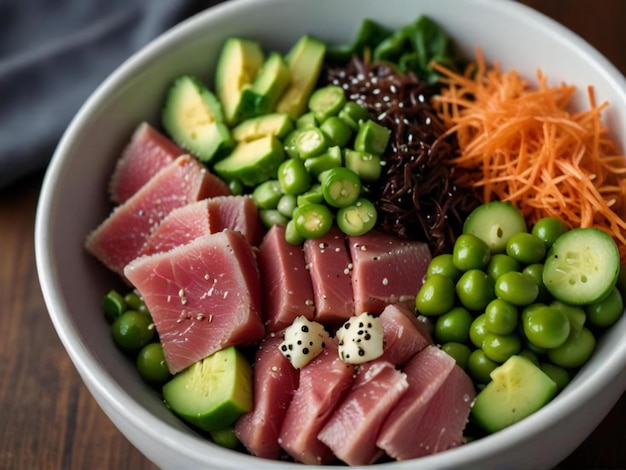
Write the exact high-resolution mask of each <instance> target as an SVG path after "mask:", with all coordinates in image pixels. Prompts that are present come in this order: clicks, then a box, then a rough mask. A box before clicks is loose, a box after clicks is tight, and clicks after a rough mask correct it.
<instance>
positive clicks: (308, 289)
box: [258, 225, 315, 331]
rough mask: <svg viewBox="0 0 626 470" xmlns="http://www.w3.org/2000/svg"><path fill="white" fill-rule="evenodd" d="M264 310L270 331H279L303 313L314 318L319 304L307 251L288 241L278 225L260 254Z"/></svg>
mask: <svg viewBox="0 0 626 470" xmlns="http://www.w3.org/2000/svg"><path fill="white" fill-rule="evenodd" d="M258 261H259V271H260V273H261V286H262V288H263V311H264V313H265V326H266V328H267V330H268V331H279V330H282V329H283V328H286V327H287V326H289V325H291V323H293V320H294V319H295V318H296V317H298V316H300V315H303V316H305V317H306V318H308V319H309V320H312V319H313V315H314V313H315V304H314V301H313V287H312V286H311V276H309V272H308V271H307V269H306V264H305V261H304V252H303V251H302V248H301V247H299V246H294V245H292V244H291V243H288V242H287V241H286V240H285V228H284V227H283V226H280V225H274V226H272V228H270V230H269V231H268V232H267V234H266V235H265V237H264V238H263V241H262V242H261V246H260V247H259V253H258Z"/></svg>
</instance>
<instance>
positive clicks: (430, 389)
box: [376, 346, 456, 460]
mask: <svg viewBox="0 0 626 470" xmlns="http://www.w3.org/2000/svg"><path fill="white" fill-rule="evenodd" d="M455 366H456V362H455V361H454V359H452V357H451V356H449V355H448V354H447V353H445V352H444V351H442V350H441V349H439V348H438V347H436V346H426V347H425V348H424V349H422V350H421V351H420V352H418V353H417V354H416V355H415V356H413V358H412V359H411V360H410V361H409V362H408V363H407V364H406V366H404V368H403V372H404V373H405V374H406V376H407V379H408V381H409V389H408V390H407V391H406V392H405V393H404V395H403V396H402V398H401V399H400V401H399V402H398V404H397V406H396V407H395V408H394V410H393V411H392V412H391V413H389V415H388V416H387V419H386V420H385V422H384V423H383V426H382V429H381V432H380V434H379V436H378V440H377V442H376V444H377V445H378V447H380V448H381V449H383V450H384V451H385V452H386V453H387V454H388V455H389V456H390V457H393V458H395V459H398V460H405V459H408V458H412V457H411V455H412V454H413V453H414V452H415V448H417V447H418V445H419V442H418V441H417V440H416V436H417V435H418V434H419V433H421V427H422V426H423V423H422V418H423V417H424V415H425V413H426V410H427V409H428V404H429V403H430V401H431V400H433V397H434V396H435V395H436V394H437V392H438V391H439V389H440V388H441V387H442V385H443V383H444V382H445V381H446V380H447V379H448V376H449V375H450V373H451V372H452V369H454V367H455Z"/></svg>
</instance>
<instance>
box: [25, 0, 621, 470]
mask: <svg viewBox="0 0 626 470" xmlns="http://www.w3.org/2000/svg"><path fill="white" fill-rule="evenodd" d="M420 14H426V15H429V16H430V17H431V18H433V19H434V20H435V21H437V22H438V23H439V24H441V25H442V26H443V27H444V28H445V29H446V30H447V31H448V32H449V33H450V34H451V35H452V36H453V37H454V39H455V40H456V41H457V42H458V43H459V44H460V45H462V46H463V47H464V48H465V52H466V53H467V54H470V55H471V54H472V52H473V50H474V48H475V47H476V46H480V47H482V48H483V50H484V52H485V54H486V56H487V58H488V59H498V60H500V62H501V63H502V65H503V66H504V67H505V68H508V67H515V68H516V69H517V70H518V71H520V72H522V73H523V74H524V75H526V76H527V77H528V78H530V79H532V78H534V75H535V71H536V70H537V68H540V69H541V70H542V71H543V72H544V73H545V74H546V75H547V76H548V77H549V78H550V80H551V83H558V82H560V81H562V80H564V81H567V82H569V83H573V84H575V85H577V86H578V87H579V88H580V89H581V102H583V103H585V104H586V92H585V91H584V90H586V87H587V85H589V84H593V86H594V89H595V92H596V97H597V99H598V101H603V100H608V101H609V102H610V103H611V106H610V110H609V111H608V112H607V113H605V119H606V121H607V123H608V124H609V125H610V127H611V128H612V129H623V128H625V127H626V81H625V80H624V78H623V77H622V75H621V74H620V73H619V72H618V71H617V70H616V69H615V68H614V67H613V66H612V65H611V64H610V63H609V62H608V61H607V60H606V59H605V58H603V57H602V56H601V55H600V54H599V53H598V52H597V51H596V50H594V49H593V48H592V47H590V46H589V45H588V44H587V43H586V42H584V41H583V40H582V39H580V38H579V37H578V36H576V35H574V34H573V33H572V32H570V31H568V30H567V29H565V28H564V27H562V26H561V25H559V24H556V23H555V22H553V21H552V20H550V19H548V18H546V17H544V16H542V15H540V14H539V13H537V12H535V11H532V10H530V9H529V8H526V7H524V6H523V5H520V4H517V3H514V2H509V1H502V0H385V1H380V0H316V1H311V0H308V1H307V0H236V1H230V2H227V3H225V4H222V5H220V6H218V7H216V8H213V9H211V10H208V11H206V12H204V13H202V14H199V15H197V16H196V17H194V18H191V19H189V20H188V21H186V22H184V23H182V24H180V25H179V26H177V27H175V28H174V29H173V30H171V31H170V32H168V33H167V34H164V35H163V36H162V37H160V38H159V39H157V40H156V41H154V42H153V43H152V44H150V45H149V46H147V47H146V48H144V49H143V50H142V51H141V52H140V53H138V54H137V55H135V56H133V57H131V58H130V59H129V60H128V61H127V62H126V63H124V64H123V65H122V66H121V67H120V68H119V69H118V70H117V71H116V72H115V73H113V74H112V75H111V76H110V77H109V78H108V79H107V80H106V81H105V82H104V83H103V84H102V86H100V87H99V88H98V89H97V91H96V92H95V93H94V94H93V95H92V96H91V97H90V98H89V100H88V101H87V102H86V103H85V105H84V106H83V107H82V109H81V110H80V112H79V113H78V114H77V116H76V117H75V119H74V120H73V121H72V123H71V125H70V127H69V128H68V129H67V132H66V133H65V135H64V136H63V138H62V140H61V142H60V144H59V146H58V148H57V150H56V153H55V155H54V158H53V160H52V162H51V164H50V167H49V170H48V173H47V175H46V177H45V181H44V185H43V189H42V192H41V199H40V202H39V208H38V213H37V221H36V255H37V267H38V272H39V276H40V281H41V286H42V290H43V293H44V297H45V301H46V305H47V307H48V309H49V312H50V316H51V318H52V321H53V323H54V326H55V328H56V330H57V332H58V335H59V337H60V338H61V341H62V342H63V344H64V346H65V348H66V349H67V351H68V353H69V355H70V357H71V359H72V360H73V362H74V364H75V366H76V368H77V369H78V371H79V373H80V375H81V376H82V378H83V380H84V382H85V384H86V385H87V387H88V388H89V390H90V391H91V393H92V394H93V396H94V397H95V399H96V400H97V402H98V403H99V404H100V406H101V407H102V409H103V410H104V412H105V413H106V414H107V415H108V416H109V418H110V419H111V420H112V421H113V422H114V423H115V425H116V426H117V427H118V428H119V429H120V430H121V432H122V433H124V435H125V436H126V437H127V438H128V439H129V440H130V441H131V442H132V443H133V444H134V445H135V446H136V447H137V448H138V449H139V450H140V451H141V452H142V453H144V454H145V455H146V456H147V457H148V458H149V459H150V460H152V461H153V462H155V463H156V464H157V465H158V466H160V467H162V468H231V469H242V468H255V469H260V468H273V469H280V468H290V467H296V468H300V469H302V468H304V467H303V466H302V465H295V464H289V463H284V462H273V461H263V460H259V459H256V458H253V457H251V456H248V455H244V454H242V453H236V452H232V451H229V450H226V449H224V448H220V447H218V446H215V445H213V444H212V443H210V442H208V441H207V440H205V439H203V438H201V437H199V436H198V435H197V434H195V433H194V432H193V431H192V430H190V428H188V427H187V426H185V425H184V424H183V423H182V422H181V421H180V420H178V419H177V418H176V417H175V416H174V415H173V414H172V413H170V412H169V411H168V410H166V409H165V407H164V406H163V404H162V402H161V400H160V398H159V396H158V395H157V394H156V393H155V392H154V391H153V390H151V389H149V388H148V387H147V386H145V385H144V384H143V383H142V381H141V379H140V378H139V375H138V374H137V372H136V370H135V366H134V365H133V364H131V363H130V362H129V361H127V360H126V359H125V358H124V357H123V356H122V354H120V352H119V351H118V350H117V349H116V347H115V345H114V344H113V341H112V340H111V337H110V334H109V331H108V328H107V325H106V324H105V322H104V321H102V317H101V315H102V314H101V310H100V308H101V307H100V305H101V299H102V296H103V295H104V293H105V292H106V291H107V290H108V289H109V288H110V287H111V286H112V285H113V283H114V277H112V276H111V275H110V274H109V273H107V272H105V270H104V269H103V268H102V267H101V266H100V265H99V264H98V263H97V262H96V261H95V259H92V258H91V257H90V256H89V255H87V254H86V253H85V252H84V250H83V242H84V239H85V236H86V235H87V233H88V232H89V231H91V230H92V229H93V228H94V227H96V226H97V225H98V223H99V222H100V221H101V220H103V218H104V217H105V216H106V215H107V213H108V211H109V206H108V205H107V199H106V198H107V181H108V178H109V176H110V174H111V171H112V168H113V165H114V161H115V159H116V157H117V156H118V155H119V153H120V150H121V149H122V147H123V146H124V144H125V143H126V142H127V141H128V139H129V137H130V135H131V132H132V131H133V129H134V128H135V126H136V125H137V124H138V123H139V122H140V121H141V120H145V119H147V120H149V121H151V122H153V123H158V115H159V110H160V108H161V105H162V99H163V96H164V91H165V90H166V87H167V86H168V85H169V84H170V83H171V81H172V79H174V78H175V77H177V76H178V75H180V74H183V73H194V74H197V75H199V76H201V77H203V78H206V79H207V80H209V79H210V78H211V77H212V75H213V71H214V65H215V60H216V54H217V52H218V50H219V48H220V46H221V44H222V41H223V40H224V38H226V37H228V36H233V35H238V36H247V37H250V38H255V39H258V40H260V41H261V42H262V43H263V45H264V46H265V48H267V49H277V50H281V51H285V50H286V49H287V48H288V47H289V46H290V45H291V44H293V42H294V41H295V40H296V39H297V38H299V37H300V35H301V34H303V33H312V34H314V35H316V36H319V37H320V38H322V39H324V40H327V41H329V42H349V41H350V40H351V39H352V38H353V36H354V34H355V32H356V30H357V28H358V26H359V24H360V21H361V19H362V18H364V17H371V18H374V19H376V20H378V21H379V22H381V23H383V24H386V25H389V26H392V27H399V26H401V25H404V24H406V23H408V22H409V21H411V20H413V19H415V18H417V17H418V15H420ZM623 135H624V134H623V133H621V134H620V135H617V134H616V136H617V137H621V138H622V139H623V138H624V137H623ZM622 144H624V142H622ZM624 337H626V316H625V317H623V318H622V319H621V320H620V321H619V323H618V324H616V325H615V326H614V327H613V328H611V330H610V331H609V332H608V333H607V334H606V335H605V336H604V337H603V338H602V339H601V341H600V342H599V344H598V347H597V350H596V352H595V353H594V355H593V357H592V359H591V361H590V362H589V363H588V364H587V365H586V366H585V367H584V368H583V369H582V370H581V372H580V373H579V374H578V375H577V376H576V377H575V379H574V380H573V381H572V382H571V384H570V385H569V386H568V387H567V388H566V389H565V390H564V391H563V392H562V393H561V394H560V395H559V396H558V397H557V398H556V399H555V400H553V401H552V402H551V403H550V404H549V405H547V406H546V407H545V408H543V409H542V410H541V411H539V412H538V413H536V414H534V415H533V416H531V417H529V418H528V419H526V420H524V421H523V422H521V423H518V424H516V425H514V426H511V427H510V428H508V429H506V430H504V431H501V432H499V433H496V434H494V435H492V436H490V437H487V438H484V439H481V440H478V441H475V442H473V443H470V444H467V445H465V446H462V447H459V448H456V449H453V450H450V451H447V452H443V453H440V454H438V455H435V456H432V457H426V458H423V459H421V460H420V462H419V467H420V468H423V469H426V468H439V469H441V468H452V467H457V468H458V467H463V468H469V467H473V468H482V469H487V468H509V469H510V468H529V467H534V468H537V467H548V466H553V465H556V464H557V463H558V462H559V461H561V460H562V459H563V458H565V457H566V456H567V455H568V454H569V453H571V452H572V451H573V450H574V449H575V448H576V447H577V446H578V445H579V444H580V443H581V442H582V441H583V440H584V438H585V437H586V436H588V435H589V434H590V433H591V431H592V430H593V429H594V427H595V426H597V424H598V423H599V422H600V421H601V419H602V418H603V417H604V416H605V415H606V414H607V413H608V411H609V410H610V409H611V407H612V406H613V405H614V404H615V402H616V401H617V399H618V398H619V396H620V395H621V393H622V392H623V391H624V389H625V388H626V342H625V341H623V338H624ZM381 466H382V467H385V468H393V469H406V468H414V467H416V466H417V463H416V462H415V461H407V462H398V463H390V464H385V465H381Z"/></svg>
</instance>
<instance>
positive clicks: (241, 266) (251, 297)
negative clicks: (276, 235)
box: [124, 230, 264, 373]
mask: <svg viewBox="0 0 626 470" xmlns="http://www.w3.org/2000/svg"><path fill="white" fill-rule="evenodd" d="M124 273H125V275H126V277H127V279H128V280H129V281H130V282H131V283H132V284H133V285H134V286H135V287H136V288H137V290H138V291H139V293H140V294H141V296H142V297H143V299H144V301H145V302H146V306H147V307H148V310H149V311H150V314H151V315H152V319H153V320H154V324H155V326H156V330H157V332H158V334H159V338H160V340H161V343H162V344H163V352H164V354H165V360H166V361H167V365H168V367H169V369H170V371H171V372H172V373H176V372H179V371H181V370H183V369H185V368H186V367H188V366H189V365H191V364H193V363H194V362H196V361H198V360H200V359H202V358H205V357H207V356H208V355H210V354H212V353H214V352H215V351H218V350H219V349H222V348H226V347H228V346H241V345H248V344H252V343H255V342H257V341H259V340H261V339H262V338H263V335H264V328H263V322H262V320H261V314H260V312H261V283H260V280H259V273H258V269H257V265H256V260H255V258H254V254H253V252H252V248H251V246H250V245H249V243H248V242H247V241H246V239H245V238H244V236H243V235H242V234H241V233H239V232H235V231H233V230H225V231H223V232H218V233H214V234H211V235H205V236H203V237H200V238H197V239H195V240H194V241H192V242H191V243H188V244H186V245H183V246H179V247H177V248H174V249H172V250H170V251H167V252H164V253H158V254H155V255H151V256H142V257H141V258H138V259H136V260H134V261H133V262H131V263H130V264H129V265H128V266H126V269H125V270H124Z"/></svg>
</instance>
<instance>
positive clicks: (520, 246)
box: [506, 232, 546, 264]
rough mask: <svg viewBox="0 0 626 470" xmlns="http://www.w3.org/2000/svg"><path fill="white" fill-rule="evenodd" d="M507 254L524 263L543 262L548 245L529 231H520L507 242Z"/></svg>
mask: <svg viewBox="0 0 626 470" xmlns="http://www.w3.org/2000/svg"><path fill="white" fill-rule="evenodd" d="M506 254H507V255H509V256H511V257H513V258H515V259H516V260H517V261H519V262H520V263H523V264H534V263H541V262H543V260H544V258H545V257H546V245H545V243H544V242H543V241H542V240H540V239H539V238H537V237H535V236H534V235H532V234H530V233H528V232H518V233H516V234H515V235H513V236H512V237H511V238H510V239H509V241H508V242H507V244H506Z"/></svg>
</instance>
